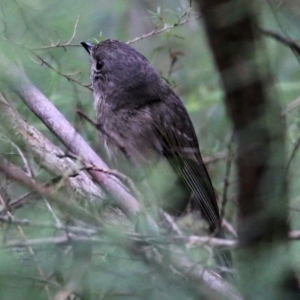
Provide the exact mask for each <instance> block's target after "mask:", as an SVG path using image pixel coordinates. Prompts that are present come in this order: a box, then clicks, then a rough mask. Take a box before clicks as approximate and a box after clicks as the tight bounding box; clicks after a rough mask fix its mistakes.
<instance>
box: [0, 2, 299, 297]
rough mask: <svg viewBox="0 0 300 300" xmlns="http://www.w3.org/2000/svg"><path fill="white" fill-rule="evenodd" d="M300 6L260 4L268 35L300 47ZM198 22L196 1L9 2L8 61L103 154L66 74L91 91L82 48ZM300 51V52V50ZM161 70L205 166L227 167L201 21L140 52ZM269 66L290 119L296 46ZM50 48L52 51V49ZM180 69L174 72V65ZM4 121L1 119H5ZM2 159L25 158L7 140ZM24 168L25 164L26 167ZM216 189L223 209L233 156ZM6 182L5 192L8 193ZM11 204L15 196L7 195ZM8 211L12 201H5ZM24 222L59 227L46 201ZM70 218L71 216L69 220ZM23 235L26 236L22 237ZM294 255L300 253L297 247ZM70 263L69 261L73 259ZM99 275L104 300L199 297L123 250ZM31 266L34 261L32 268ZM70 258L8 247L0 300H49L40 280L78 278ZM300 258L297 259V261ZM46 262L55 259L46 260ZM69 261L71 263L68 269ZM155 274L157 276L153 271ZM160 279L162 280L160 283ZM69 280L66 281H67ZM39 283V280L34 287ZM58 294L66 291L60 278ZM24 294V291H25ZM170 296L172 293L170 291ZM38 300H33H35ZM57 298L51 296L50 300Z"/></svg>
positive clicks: (103, 259) (47, 248)
mask: <svg viewBox="0 0 300 300" xmlns="http://www.w3.org/2000/svg"><path fill="white" fill-rule="evenodd" d="M297 2H298V1H292V0H289V1H287V0H285V1H280V0H272V1H271V0H269V1H258V5H259V9H258V12H259V14H260V18H261V25H262V27H263V28H267V29H271V30H274V31H276V32H278V33H280V34H282V35H283V36H287V37H289V38H291V39H293V40H295V41H299V38H300V30H299V17H300V7H299V5H298V3H297ZM187 12H188V13H190V18H191V19H193V18H194V17H195V15H196V14H195V12H193V10H192V11H190V12H189V1H183V0H161V1H158V0H144V1H138V0H110V1H105V0H87V1H82V0H72V1H66V0H52V1H41V0H19V1H17V0H1V2H0V32H1V43H0V52H1V53H2V54H4V55H5V57H6V58H7V60H11V61H13V62H15V63H17V64H18V65H19V66H21V67H22V68H24V69H25V71H26V73H27V75H28V77H29V78H30V79H31V80H32V82H33V83H34V85H36V86H37V87H38V88H39V89H40V90H41V91H42V92H43V93H44V94H45V95H46V96H47V97H48V98H49V99H50V100H51V101H52V102H53V103H54V104H55V106H56V107H58V109H59V110H60V111H61V112H62V113H63V115H64V116H65V117H66V118H67V119H68V120H69V121H70V122H71V123H73V124H74V126H75V127H76V128H77V129H78V130H79V131H80V132H81V134H82V135H83V136H84V137H85V138H86V139H87V140H88V142H89V143H90V144H92V145H93V146H94V147H95V148H97V147H99V145H98V139H97V134H96V132H95V129H94V128H92V127H91V126H90V125H89V124H87V123H86V122H83V121H81V120H79V118H78V117H77V115H76V109H81V110H83V111H85V113H86V114H87V115H89V116H90V117H91V118H92V117H93V116H94V112H93V97H92V93H91V92H90V91H89V90H88V89H87V88H85V87H82V86H80V85H79V84H77V83H74V82H72V81H70V80H68V79H66V78H65V77H63V76H61V75H59V74H58V73H57V72H61V73H63V74H69V75H70V76H71V77H72V78H74V79H76V80H77V81H79V82H81V83H82V84H88V83H89V74H88V73H89V58H88V56H87V54H86V52H85V51H84V49H82V47H81V46H80V45H79V44H80V42H82V41H89V42H94V41H95V40H102V39H108V38H110V39H119V40H122V41H125V42H126V41H129V40H132V39H134V38H136V37H139V36H142V35H143V34H145V33H147V32H150V31H151V30H153V28H158V29H159V28H161V27H163V26H164V25H165V24H167V25H172V24H175V23H176V22H178V20H179V19H180V17H181V16H182V15H184V14H185V13H187ZM77 19H78V24H77V26H76V32H75V36H74V39H73V40H72V42H71V44H72V45H74V46H72V47H71V46H66V47H47V46H50V45H51V44H54V45H55V44H56V43H62V44H63V43H66V42H68V41H69V40H70V38H71V37H72V35H73V32H74V28H75V24H76V22H77ZM299 44H300V43H299ZM132 46H133V47H135V48H136V49H138V50H139V51H140V52H141V53H143V54H144V55H145V56H146V57H147V58H148V59H149V61H150V62H151V63H152V64H153V65H154V67H155V69H156V70H157V72H158V73H159V74H160V75H161V76H162V77H163V78H165V79H166V80H167V81H168V82H169V83H170V84H171V85H172V86H173V87H174V89H175V91H176V93H177V94H178V95H179V96H180V97H181V99H182V100H183V101H184V103H185V104H186V107H187V109H188V111H189V113H190V114H191V117H192V119H193V122H194V125H195V128H196V131H197V135H198V138H199V143H200V147H201V151H202V154H203V157H204V158H206V157H218V156H219V155H221V156H222V154H226V153H227V152H228V143H229V141H230V137H231V135H232V130H231V126H230V122H229V120H228V118H227V116H226V111H225V108H224V105H223V103H222V100H223V98H222V96H223V94H222V89H221V87H220V85H219V78H218V74H217V73H216V71H215V68H214V65H213V62H212V57H211V54H210V49H209V47H208V44H207V41H206V38H205V32H204V28H203V26H202V24H201V20H200V22H199V20H193V21H190V22H187V23H186V24H184V25H182V26H176V28H173V29H171V30H168V31H165V32H163V33H161V34H158V35H153V36H150V37H148V38H145V39H141V40H140V41H138V42H135V43H133V44H132ZM264 46H265V48H264V56H265V58H267V59H268V60H269V64H270V68H271V70H272V73H273V78H274V84H275V87H276V89H272V91H271V92H272V93H273V95H274V97H276V98H278V99H279V101H280V103H281V105H282V109H283V110H284V109H285V107H286V106H287V105H288V104H289V103H291V102H293V101H294V100H295V99H297V98H298V97H299V95H300V85H299V82H298V81H299V76H300V58H299V56H297V55H295V54H294V53H293V52H292V51H291V50H290V49H289V48H288V47H287V46H285V45H281V44H279V43H278V42H277V41H274V40H272V39H271V38H269V37H266V38H264ZM43 48H44V49H43ZM35 54H38V55H39V56H40V57H42V58H43V60H44V61H45V62H47V63H48V64H50V65H51V66H52V68H54V69H55V70H56V71H57V72H55V71H53V70H51V69H50V68H49V67H47V66H46V65H45V64H44V63H42V62H41V61H40V60H39V59H38V58H37V57H36V56H35ZM174 55H175V57H176V61H175V63H174V65H173V66H172V58H174ZM10 99H11V100H12V101H13V103H14V105H15V107H16V108H17V109H18V111H19V112H20V113H21V114H22V115H23V117H24V119H26V120H27V121H28V122H29V123H30V124H32V125H34V126H35V127H36V128H37V129H38V130H41V131H42V132H43V133H44V134H45V135H46V136H47V137H49V138H50V139H51V141H53V142H54V143H55V144H57V145H60V143H59V141H57V139H56V138H55V137H54V136H53V135H52V134H51V133H49V131H48V130H47V129H46V127H45V126H43V124H41V122H40V120H39V119H37V118H36V117H35V116H34V115H33V114H32V113H31V112H30V111H29V109H28V108H27V107H26V106H25V105H24V104H23V102H21V101H20V100H19V99H18V98H17V97H16V96H15V95H14V94H10ZM0 115H1V113H0ZM285 118H286V126H287V134H286V136H287V141H288V144H287V159H289V158H290V155H291V153H292V151H293V149H294V147H295V144H296V143H297V141H298V139H299V137H300V131H299V128H300V110H299V107H296V108H295V109H293V110H292V111H291V112H289V113H288V114H287V115H286V117H285ZM0 145H1V146H0V148H1V155H3V156H8V155H10V157H13V156H16V155H17V153H16V149H15V148H14V147H11V146H10V144H9V143H7V141H4V140H3V139H1V140H0ZM28 160H29V161H30V162H31V164H32V168H33V170H34V173H35V176H36V177H38V179H40V180H41V181H44V180H46V179H47V180H48V179H49V176H47V175H45V172H44V171H43V170H41V169H40V168H39V167H38V166H37V165H36V164H35V163H34V162H33V161H31V159H30V157H28ZM19 164H20V165H22V163H20V162H19ZM208 168H209V172H210V175H211V177H212V181H213V184H214V186H215V188H216V191H217V193H218V196H219V199H220V201H221V200H222V194H223V189H224V178H225V172H226V155H224V158H222V159H219V160H216V161H214V162H213V163H210V164H209V165H208ZM299 170H300V154H299V152H297V153H296V155H295V157H294V159H293V162H292V164H291V167H290V173H289V176H288V181H289V184H290V200H291V202H290V203H291V204H290V206H291V224H292V228H293V229H297V228H299V226H300V221H299V220H300V219H299V209H300V196H299V195H300V184H299ZM235 180H236V179H235V173H234V168H233V167H232V172H231V174H230V177H229V183H230V186H229V191H228V199H229V200H228V201H229V203H228V204H227V207H226V219H228V220H229V221H230V222H232V223H233V224H234V222H235V218H234V216H235ZM6 184H7V182H6V181H5V179H2V182H1V186H4V185H6ZM8 190H9V191H8V194H9V197H10V198H17V197H19V196H21V195H23V193H24V189H21V188H20V187H15V186H14V185H12V186H8ZM1 195H2V197H3V198H5V197H6V196H7V197H8V195H4V193H2V194H1ZM5 200H6V201H7V199H5ZM15 216H16V217H19V218H26V219H28V220H35V221H36V222H38V221H41V222H46V221H49V222H51V221H52V219H51V218H52V216H51V215H50V214H49V213H48V212H47V209H46V205H45V202H44V200H43V199H40V200H39V201H35V200H32V201H30V202H29V203H28V205H27V206H26V207H25V208H22V209H21V210H18V211H16V212H15ZM62 218H63V214H62ZM19 227H20V226H7V225H2V230H1V231H0V234H1V237H2V244H3V245H5V241H6V239H7V238H8V237H10V238H14V237H15V238H21V239H26V238H37V237H47V236H51V235H53V234H54V233H55V230H54V229H49V228H44V229H41V228H39V227H37V228H35V227H22V229H21V228H19ZM22 231H23V233H22V234H21V232H22ZM293 247H294V248H295V252H294V253H297V251H298V253H299V250H300V249H298V248H299V246H297V244H296V243H294V245H293ZM58 249H60V250H59V251H61V252H63V254H64V255H63V259H62V261H60V262H59V263H57V259H58V258H57V251H58ZM23 252H24V255H23V254H22V253H23ZM66 253H69V256H68V255H65V254H66ZM93 254H94V255H93V264H91V265H92V266H93V267H92V269H91V274H90V278H91V279H90V281H89V282H90V284H91V286H92V290H93V291H94V293H96V294H97V296H96V295H94V296H95V299H116V298H128V299H135V298H136V299H141V298H142V299H170V298H173V299H174V298H175V299H187V297H192V295H191V294H190V292H189V291H188V290H187V289H184V288H183V287H182V286H180V285H179V286H180V287H178V286H176V285H175V284H174V280H173V281H171V280H170V282H172V283H170V282H168V281H169V279H168V278H165V277H163V276H162V275H161V276H154V275H153V273H152V271H153V270H152V271H150V272H149V266H148V267H146V266H145V265H143V264H141V263H140V261H138V259H136V258H135V257H130V256H129V255H128V253H127V252H126V251H124V249H122V248H121V247H118V246H111V245H110V246H107V247H104V246H102V247H99V248H96V250H94V253H93ZM24 256H25V258H24ZM71 256H72V255H71V253H70V249H69V248H68V247H67V246H66V247H65V248H64V247H61V248H60V247H56V246H53V245H49V244H46V245H43V246H39V247H37V249H36V250H35V252H34V253H30V251H28V249H26V248H23V247H19V248H18V247H15V248H13V250H11V249H10V248H5V247H1V250H0V299H46V298H47V297H46V294H47V291H46V288H45V286H44V284H43V281H42V280H40V282H39V280H37V277H39V278H41V274H40V272H39V270H43V272H44V275H45V277H46V278H48V276H49V275H50V274H51V272H53V266H55V265H59V268H60V271H61V272H64V271H65V272H66V274H68V272H69V271H68V270H70V268H71V267H72V266H71ZM295 256H296V255H295ZM45 257H46V258H47V259H45ZM68 257H69V260H68ZM295 265H296V266H298V267H300V258H299V256H298V257H295ZM150 270H151V269H150ZM156 274H157V273H156ZM66 276H67V275H66ZM33 279H35V280H33ZM49 282H50V284H49V286H51V288H52V287H54V288H58V285H57V283H55V281H54V280H53V282H52V278H50V279H49ZM16 285H17V286H18V288H16ZM166 286H167V287H168V289H166ZM33 293H34V294H33ZM50 294H51V293H50Z"/></svg>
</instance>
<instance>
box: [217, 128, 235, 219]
mask: <svg viewBox="0 0 300 300" xmlns="http://www.w3.org/2000/svg"><path fill="white" fill-rule="evenodd" d="M233 140H234V133H232V134H231V137H230V140H229V143H228V146H227V148H228V154H227V163H226V172H225V177H224V189H223V196H222V203H221V212H220V215H221V220H222V219H223V218H224V213H225V206H226V204H227V202H228V197H227V192H228V188H229V177H230V171H231V165H232V160H233V153H232V144H233Z"/></svg>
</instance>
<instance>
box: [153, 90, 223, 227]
mask: <svg viewBox="0 0 300 300" xmlns="http://www.w3.org/2000/svg"><path fill="white" fill-rule="evenodd" d="M173 97H176V96H175V95H173ZM172 101H175V102H176V103H173V105H171V106H170V105H169V106H168V105H166V104H165V103H163V104H161V105H165V109H163V110H161V108H160V109H159V111H164V115H161V114H159V113H158V111H157V114H156V116H155V117H154V118H155V119H156V120H157V122H156V127H157V130H158V132H159V135H160V136H161V141H162V144H163V155H164V156H165V157H166V158H167V159H168V161H169V162H170V164H171V166H172V167H173V169H174V170H175V172H176V173H177V174H179V176H180V178H181V180H182V181H183V183H184V184H185V185H186V187H187V188H188V189H189V190H190V192H191V195H192V197H193V199H194V200H195V202H196V204H197V205H199V207H200V210H201V212H202V214H203V217H205V218H206V219H207V221H208V223H209V225H210V227H211V229H212V230H213V231H215V230H216V232H218V231H219V229H220V215H219V209H218V205H217V202H216V196H215V192H214V189H213V186H212V183H211V180H210V178H209V175H208V173H207V170H206V168H205V166H204V164H203V161H202V158H201V154H200V150H199V145H198V140H197V137H196V134H195V130H194V127H193V124H192V122H191V120H190V117H189V115H188V113H187V111H186V109H185V108H184V106H183V104H182V103H181V101H180V100H179V99H177V97H176V98H174V99H173V100H172ZM158 115H159V118H158Z"/></svg>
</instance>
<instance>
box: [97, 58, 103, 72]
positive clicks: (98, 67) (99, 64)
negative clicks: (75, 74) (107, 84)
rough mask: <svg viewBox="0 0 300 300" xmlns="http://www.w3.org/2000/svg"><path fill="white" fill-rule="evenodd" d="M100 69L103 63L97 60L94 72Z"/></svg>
mask: <svg viewBox="0 0 300 300" xmlns="http://www.w3.org/2000/svg"><path fill="white" fill-rule="evenodd" d="M102 67H103V62H102V61H100V60H98V61H97V62H96V70H97V71H100V70H101V69H102Z"/></svg>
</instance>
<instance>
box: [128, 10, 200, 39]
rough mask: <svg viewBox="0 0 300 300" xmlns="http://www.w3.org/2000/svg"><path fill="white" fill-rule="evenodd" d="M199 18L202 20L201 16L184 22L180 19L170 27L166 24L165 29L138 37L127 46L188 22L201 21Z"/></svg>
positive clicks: (154, 30) (155, 30)
mask: <svg viewBox="0 0 300 300" xmlns="http://www.w3.org/2000/svg"><path fill="white" fill-rule="evenodd" d="M199 18H200V16H197V17H195V18H191V19H185V20H183V21H180V20H181V18H180V19H179V21H178V22H176V23H174V24H173V25H169V26H168V25H167V24H165V25H164V27H163V28H161V29H153V30H152V31H150V32H148V33H145V34H144V35H142V36H140V37H137V38H135V39H133V40H130V41H128V42H126V44H132V43H135V42H137V41H140V40H143V39H146V38H148V37H150V36H153V35H156V34H159V33H162V32H164V31H167V30H170V29H172V28H175V27H178V26H181V25H183V24H185V23H188V22H190V21H194V20H197V19H199Z"/></svg>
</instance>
